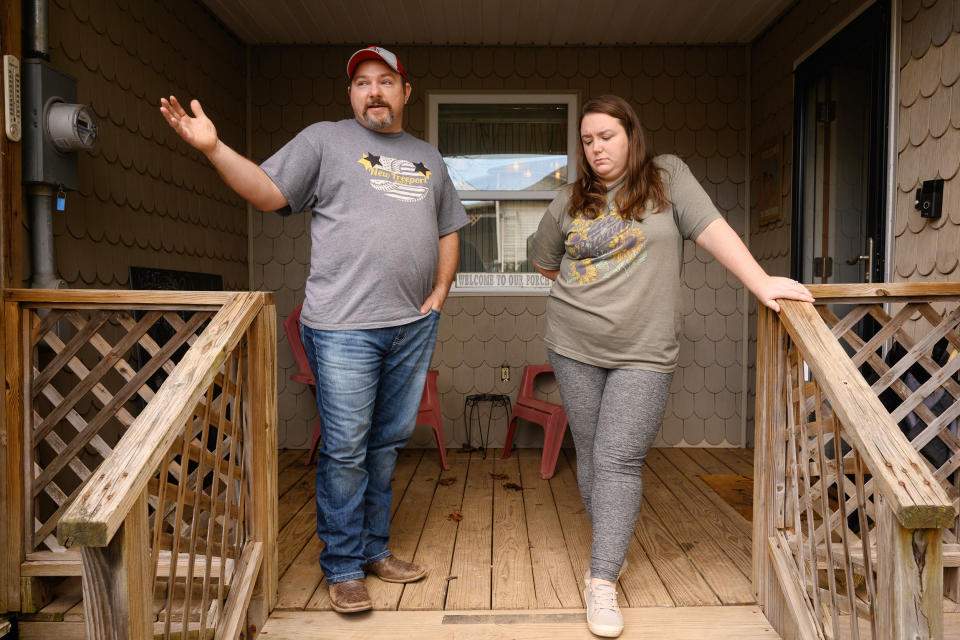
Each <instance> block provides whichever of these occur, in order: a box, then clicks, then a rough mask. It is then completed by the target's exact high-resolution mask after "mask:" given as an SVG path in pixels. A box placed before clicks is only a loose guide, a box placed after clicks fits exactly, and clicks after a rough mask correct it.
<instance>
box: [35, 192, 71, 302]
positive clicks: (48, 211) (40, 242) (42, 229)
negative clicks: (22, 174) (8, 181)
mask: <svg viewBox="0 0 960 640" xmlns="http://www.w3.org/2000/svg"><path fill="white" fill-rule="evenodd" d="M53 198H54V194H53V187H51V186H50V185H48V184H34V185H30V186H29V187H28V189H27V206H29V207H30V249H31V252H30V253H31V263H32V266H33V277H32V278H31V280H30V286H31V288H33V289H59V288H61V287H62V286H63V285H64V282H63V280H61V279H60V278H59V277H57V268H56V265H55V261H54V257H53Z"/></svg>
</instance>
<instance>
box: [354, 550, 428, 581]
mask: <svg viewBox="0 0 960 640" xmlns="http://www.w3.org/2000/svg"><path fill="white" fill-rule="evenodd" d="M363 568H364V569H366V570H367V571H369V572H370V573H372V574H374V575H376V576H377V577H378V578H380V579H381V580H383V581H384V582H404V583H405V582H416V581H417V580H419V579H420V578H422V577H423V576H425V575H427V571H426V569H424V568H423V567H421V566H420V565H417V564H413V563H412V562H404V561H403V560H398V559H397V558H395V557H393V556H387V557H386V558H382V559H380V560H377V561H376V562H371V563H370V564H368V565H365V566H364V567H363Z"/></svg>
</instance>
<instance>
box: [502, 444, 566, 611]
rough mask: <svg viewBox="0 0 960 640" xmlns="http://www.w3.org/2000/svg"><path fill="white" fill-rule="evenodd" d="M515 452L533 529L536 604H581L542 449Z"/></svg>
mask: <svg viewBox="0 0 960 640" xmlns="http://www.w3.org/2000/svg"><path fill="white" fill-rule="evenodd" d="M513 455H515V456H518V457H519V459H520V478H521V483H520V484H521V486H522V487H523V490H522V493H523V506H524V509H525V510H526V514H527V529H528V531H529V532H530V538H529V547H530V560H531V562H532V563H533V582H534V586H535V589H536V597H537V599H536V608H537V609H561V608H563V609H569V608H575V607H580V606H582V599H581V597H580V588H581V587H580V586H579V583H580V579H579V578H578V577H577V576H575V575H574V572H573V567H572V566H571V564H570V557H569V555H568V554H567V548H566V542H565V541H564V537H563V529H561V527H560V513H559V512H558V508H557V504H556V502H555V501H554V497H553V491H552V490H551V488H550V481H549V480H544V479H542V478H541V477H540V452H539V450H534V449H520V450H518V451H516V452H514V454H513Z"/></svg>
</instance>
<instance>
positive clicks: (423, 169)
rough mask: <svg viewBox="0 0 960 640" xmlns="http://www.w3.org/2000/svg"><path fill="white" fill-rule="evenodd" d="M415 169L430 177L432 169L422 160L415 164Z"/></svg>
mask: <svg viewBox="0 0 960 640" xmlns="http://www.w3.org/2000/svg"><path fill="white" fill-rule="evenodd" d="M413 170H414V171H416V172H417V173H422V174H423V175H424V176H425V177H427V178H429V177H430V169H427V165H425V164H423V163H422V162H417V163H416V164H414V165H413Z"/></svg>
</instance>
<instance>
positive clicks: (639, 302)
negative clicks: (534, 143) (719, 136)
mask: <svg viewBox="0 0 960 640" xmlns="http://www.w3.org/2000/svg"><path fill="white" fill-rule="evenodd" d="M654 162H655V163H656V165H657V166H658V167H659V168H660V169H661V172H660V175H661V177H662V178H663V180H664V186H665V187H666V192H667V198H668V200H669V201H670V203H671V205H670V206H669V207H668V208H666V209H664V210H663V211H660V212H659V213H652V212H649V211H648V212H647V215H646V217H645V218H644V219H643V220H641V221H639V222H638V221H634V220H624V219H623V218H621V217H620V216H619V215H618V214H617V213H616V212H615V211H614V198H615V196H616V193H617V190H618V189H619V187H620V184H615V185H613V186H611V187H610V188H609V189H608V191H607V206H608V209H609V211H608V212H605V213H604V214H603V215H601V216H598V217H597V218H596V219H593V220H591V219H590V218H585V217H577V218H571V217H570V215H569V214H568V213H567V204H568V202H569V201H570V187H567V188H565V189H564V190H563V191H562V192H561V193H560V195H559V196H557V197H556V199H554V201H553V202H552V203H550V206H549V207H548V209H547V212H546V214H544V216H543V219H542V220H541V221H540V227H539V228H538V229H537V233H536V234H535V235H534V238H533V246H532V255H531V259H532V260H533V261H534V262H535V263H536V264H537V265H539V266H540V267H542V268H544V269H548V270H557V269H558V270H559V271H560V274H559V275H558V276H557V279H556V281H555V282H554V283H553V286H552V287H551V289H550V297H549V298H548V299H547V333H546V337H545V338H544V342H545V343H546V345H547V346H548V347H549V348H550V349H552V350H554V351H556V352H557V353H559V354H560V355H563V356H567V357H568V358H572V359H574V360H578V361H580V362H586V363H588V364H593V365H596V366H599V367H607V368H612V369H613V368H615V369H646V370H650V371H660V372H664V373H669V372H671V371H673V370H674V369H675V368H676V366H677V356H678V352H679V346H678V336H679V333H680V309H681V306H682V304H681V283H680V269H681V267H682V265H683V240H684V238H687V239H690V240H694V239H696V237H697V236H698V235H700V232H701V231H703V230H704V229H705V228H706V227H707V225H709V224H710V223H711V222H713V221H714V220H716V219H717V218H719V217H720V213H719V212H718V211H717V209H716V207H714V205H713V203H712V202H711V201H710V197H709V196H708V195H707V194H706V192H704V190H703V188H702V187H701V186H700V183H699V182H697V180H696V178H694V177H693V174H691V173H690V169H689V168H688V167H687V165H686V164H685V163H684V162H683V161H682V160H681V159H680V158H678V157H676V156H671V155H663V156H657V157H656V158H654Z"/></svg>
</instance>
